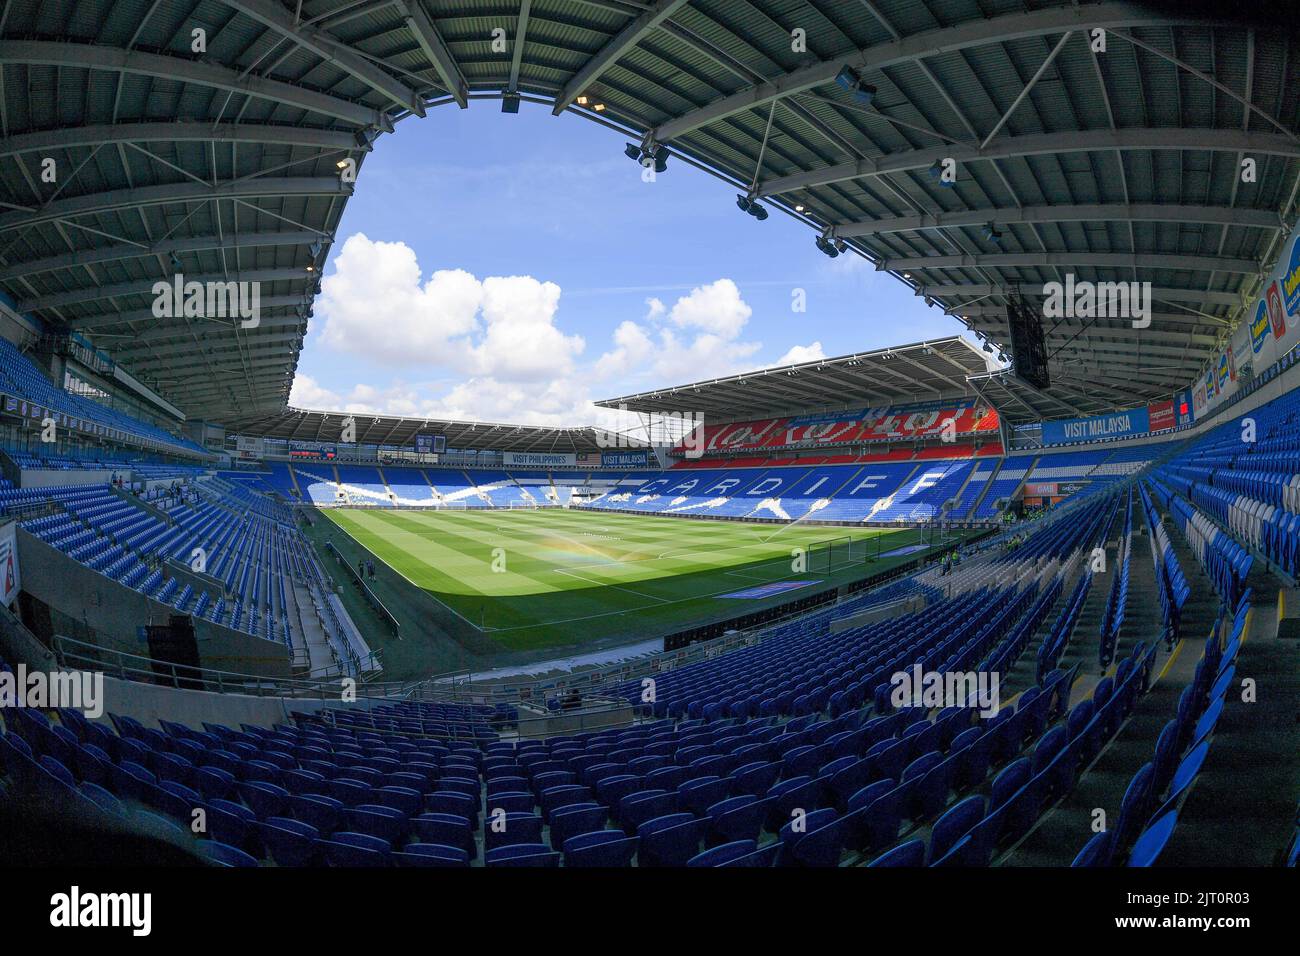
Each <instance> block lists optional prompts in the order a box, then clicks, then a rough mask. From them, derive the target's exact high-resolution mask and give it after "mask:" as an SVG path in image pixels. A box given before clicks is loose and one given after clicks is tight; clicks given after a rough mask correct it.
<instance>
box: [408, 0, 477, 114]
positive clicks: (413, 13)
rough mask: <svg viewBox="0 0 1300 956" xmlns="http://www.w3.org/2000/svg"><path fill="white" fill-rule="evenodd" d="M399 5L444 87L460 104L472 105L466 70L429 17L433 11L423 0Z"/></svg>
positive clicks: (460, 105) (414, 0)
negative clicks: (426, 7)
mask: <svg viewBox="0 0 1300 956" xmlns="http://www.w3.org/2000/svg"><path fill="white" fill-rule="evenodd" d="M397 9H398V10H399V11H400V12H401V14H402V18H403V19H404V20H406V25H407V26H408V27H410V30H411V33H413V34H414V35H415V40H416V42H417V43H419V44H420V49H421V50H423V51H424V55H425V56H426V57H427V58H428V60H429V62H430V63H431V64H432V65H433V68H434V70H435V71H436V72H437V74H438V79H439V80H440V81H441V82H442V86H443V88H444V89H445V90H446V91H447V92H448V93H450V94H451V98H452V99H454V100H455V101H456V105H457V106H459V107H460V108H461V109H465V108H466V107H467V106H469V84H468V83H466V82H465V74H464V73H462V72H461V70H460V66H459V64H457V63H456V58H455V57H454V56H452V55H451V50H450V49H449V48H448V46H447V44H446V42H445V41H444V40H443V39H442V34H441V33H439V32H438V28H437V27H436V26H434V23H433V21H432V20H431V19H429V15H428V14H427V13H425V12H424V7H422V6H421V5H420V0H398V2H397Z"/></svg>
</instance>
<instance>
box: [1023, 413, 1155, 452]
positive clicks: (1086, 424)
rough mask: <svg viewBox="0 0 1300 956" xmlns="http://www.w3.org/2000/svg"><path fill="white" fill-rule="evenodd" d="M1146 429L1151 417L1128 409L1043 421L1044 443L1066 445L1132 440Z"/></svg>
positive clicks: (1146, 430) (1148, 427)
mask: <svg viewBox="0 0 1300 956" xmlns="http://www.w3.org/2000/svg"><path fill="white" fill-rule="evenodd" d="M1149 430H1150V416H1149V415H1148V413H1147V410H1146V409H1145V408H1131V409H1129V410H1128V411H1126V412H1112V413H1111V414H1109V415H1094V416H1093V417H1091V418H1063V419H1060V420H1058V421H1054V422H1043V444H1044V445H1066V444H1070V443H1071V442H1079V441H1099V440H1100V439H1103V438H1131V437H1132V436H1134V435H1145V434H1147V432H1148V431H1149Z"/></svg>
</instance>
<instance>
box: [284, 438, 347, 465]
mask: <svg viewBox="0 0 1300 956" xmlns="http://www.w3.org/2000/svg"><path fill="white" fill-rule="evenodd" d="M337 454H338V449H337V448H336V447H335V446H334V445H327V444H324V443H322V442H305V441H291V442H289V457H290V458H295V459H298V460H300V461H332V460H333V459H334V458H335V457H336V455H337Z"/></svg>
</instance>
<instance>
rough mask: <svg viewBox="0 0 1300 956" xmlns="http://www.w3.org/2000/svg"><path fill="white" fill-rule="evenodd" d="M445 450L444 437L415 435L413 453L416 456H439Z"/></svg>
mask: <svg viewBox="0 0 1300 956" xmlns="http://www.w3.org/2000/svg"><path fill="white" fill-rule="evenodd" d="M446 450H447V436H445V435H416V436H415V452H416V454H417V455H441V454H442V453H443V452H445V451H446Z"/></svg>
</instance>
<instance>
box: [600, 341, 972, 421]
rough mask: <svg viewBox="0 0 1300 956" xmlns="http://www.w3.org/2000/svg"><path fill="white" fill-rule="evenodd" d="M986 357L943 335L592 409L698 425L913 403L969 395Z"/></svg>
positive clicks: (624, 399) (614, 401) (666, 390)
mask: <svg viewBox="0 0 1300 956" xmlns="http://www.w3.org/2000/svg"><path fill="white" fill-rule="evenodd" d="M992 358H993V356H992V355H989V354H988V353H986V352H984V351H982V350H980V349H978V348H976V347H975V346H973V345H971V344H970V343H969V342H967V341H966V340H965V339H964V338H962V337H961V336H951V337H949V338H945V339H936V340H934V341H932V342H916V343H914V344H912V345H901V346H897V347H893V348H886V349H878V350H876V351H874V352H859V353H855V354H853V355H841V356H838V357H836V358H828V359H819V360H818V361H815V362H802V363H800V364H798V365H783V366H781V367H779V368H766V369H759V370H758V371H755V372H745V373H743V374H741V375H731V376H729V377H727V378H716V379H712V380H709V381H703V382H695V383H693V384H691V385H679V386H677V387H676V388H662V389H658V390H656V391H652V392H640V393H638V394H636V395H626V396H623V397H622V398H609V399H605V400H604V401H600V402H597V403H596V404H597V405H603V406H605V407H606V408H626V409H627V410H628V411H630V412H643V413H661V414H662V413H671V412H702V413H703V414H704V416H705V420H706V421H708V420H715V421H716V420H723V421H732V420H735V419H742V418H746V417H761V416H763V415H786V414H789V413H790V412H792V411H795V410H804V409H807V410H812V409H818V408H828V409H829V408H848V407H853V406H861V405H889V404H896V403H901V402H909V401H911V402H919V401H927V400H931V399H938V398H950V397H955V396H960V395H968V394H972V391H971V388H970V386H969V385H968V384H967V377H968V376H971V375H981V374H983V373H985V372H988V371H989V370H990V369H991V368H992V367H993V363H991V362H990V360H991V359H992Z"/></svg>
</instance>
